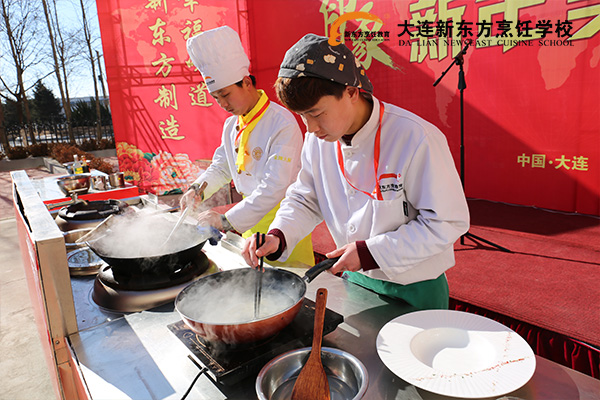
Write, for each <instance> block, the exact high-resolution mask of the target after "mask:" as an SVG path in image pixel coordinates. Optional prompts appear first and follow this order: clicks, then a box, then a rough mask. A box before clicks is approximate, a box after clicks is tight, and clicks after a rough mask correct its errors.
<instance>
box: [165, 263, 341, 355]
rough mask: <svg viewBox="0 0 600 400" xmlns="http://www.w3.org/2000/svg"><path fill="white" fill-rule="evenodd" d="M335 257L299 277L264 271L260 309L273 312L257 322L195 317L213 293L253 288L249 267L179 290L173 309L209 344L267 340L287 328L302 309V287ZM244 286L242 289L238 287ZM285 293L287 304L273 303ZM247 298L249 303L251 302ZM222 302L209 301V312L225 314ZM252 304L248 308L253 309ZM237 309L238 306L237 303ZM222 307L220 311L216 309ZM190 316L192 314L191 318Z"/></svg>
mask: <svg viewBox="0 0 600 400" xmlns="http://www.w3.org/2000/svg"><path fill="white" fill-rule="evenodd" d="M337 260H338V259H337V258H332V259H327V260H325V261H322V262H320V263H319V264H317V265H315V266H314V267H312V268H311V269H309V270H308V271H306V273H305V275H304V276H303V277H300V276H298V275H296V274H295V273H293V272H289V271H286V270H283V269H278V268H266V269H265V272H264V275H263V283H262V285H263V286H262V297H261V308H262V307H269V308H270V309H272V310H273V309H276V310H277V311H275V312H273V313H270V314H268V315H265V316H262V315H259V318H258V319H254V318H253V313H251V315H252V316H251V317H250V318H248V319H246V320H244V321H241V320H240V321H235V322H234V321H230V320H227V318H223V319H221V320H220V321H219V322H214V321H207V320H204V321H202V320H200V319H198V318H195V314H196V313H195V311H197V310H198V308H200V307H206V306H207V302H206V301H205V300H206V299H209V298H210V297H212V296H214V294H215V293H218V292H221V293H228V294H229V295H230V296H234V295H235V293H236V292H239V291H240V290H248V288H251V289H250V290H251V291H252V290H253V288H254V284H253V282H254V279H255V278H256V274H257V271H256V270H254V269H252V268H241V269H234V270H229V271H222V272H217V273H214V274H211V275H209V276H206V277H203V278H200V279H199V280H197V281H195V282H193V283H191V284H190V285H188V286H187V287H186V288H185V289H183V290H182V291H181V292H180V293H179V295H178V296H177V298H176V299H175V309H176V310H177V312H178V313H179V315H180V316H181V318H182V320H183V321H184V323H185V324H186V325H187V326H188V327H189V328H190V329H191V330H192V331H194V332H195V333H197V334H198V335H199V336H201V337H202V338H204V339H205V340H207V341H209V342H213V343H225V344H238V343H249V342H256V341H259V340H261V339H265V338H268V337H270V336H272V335H274V334H276V333H278V332H279V331H280V330H282V329H283V328H285V327H286V326H288V325H289V324H290V323H291V322H292V321H293V320H294V318H295V317H296V315H297V314H298V312H299V311H300V308H301V307H302V300H303V299H304V294H305V293H306V285H307V283H310V282H311V281H312V280H313V279H314V278H316V277H317V275H319V274H320V273H321V272H323V271H325V270H327V269H329V268H331V267H332V266H333V264H335V262H336V261H337ZM242 286H243V287H245V289H244V288H242ZM281 293H285V294H286V295H287V296H290V297H291V298H292V303H293V304H292V305H291V306H289V303H285V304H283V305H281V304H282V303H275V299H278V298H280V297H279V296H280V294H281ZM250 299H253V297H252V296H250V297H249V300H248V301H249V302H250V303H252V301H251V300H250ZM226 300H227V299H223V301H211V302H210V304H211V305H212V304H213V303H214V306H213V307H214V308H213V309H212V310H211V312H215V313H221V315H223V316H225V315H227V311H226V307H227V305H226V303H227V302H226ZM252 305H253V304H250V306H251V307H250V309H252V310H253V307H252ZM240 306H242V305H241V304H240ZM221 307H222V309H220V308H221ZM192 314H194V315H192Z"/></svg>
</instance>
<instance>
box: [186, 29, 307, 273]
mask: <svg viewBox="0 0 600 400" xmlns="http://www.w3.org/2000/svg"><path fill="white" fill-rule="evenodd" d="M187 50H188V53H189V55H190V58H191V60H192V62H193V63H194V65H195V66H196V67H197V68H198V70H200V73H201V74H202V77H203V78H204V82H206V86H207V87H208V90H209V92H210V94H211V95H212V96H213V97H214V98H215V100H216V101H217V103H218V104H219V106H221V107H222V108H223V109H225V110H226V111H228V112H230V113H231V114H233V116H231V117H229V118H227V120H226V121H225V124H224V125H223V132H222V139H221V145H220V146H219V147H218V148H217V149H216V151H215V153H214V156H213V159H212V162H211V164H210V166H209V167H208V169H207V170H206V171H205V172H204V173H202V174H201V175H200V176H199V177H198V179H196V181H195V182H194V183H193V184H192V185H191V187H190V189H189V190H188V191H187V192H186V193H185V194H184V196H183V197H182V200H181V204H182V206H183V207H185V206H187V205H190V204H192V202H197V201H202V200H204V199H207V198H209V197H210V196H212V195H213V194H214V193H215V192H216V191H217V190H219V189H220V188H221V187H222V186H224V185H226V184H228V183H229V182H230V181H231V180H232V179H233V182H234V184H235V187H236V189H237V190H238V192H239V193H240V194H241V195H242V196H243V197H244V198H243V200H242V201H240V202H239V203H238V204H236V205H235V206H234V207H232V208H231V209H230V210H228V211H227V212H226V213H225V214H224V215H221V214H219V213H217V212H215V211H212V210H209V211H205V212H203V213H200V215H199V216H198V220H199V221H200V222H205V223H208V224H210V225H212V226H214V227H216V228H217V229H220V230H224V231H228V230H236V231H238V232H245V233H244V236H245V237H247V236H250V235H251V234H252V233H253V232H266V231H267V229H268V227H269V224H270V223H271V221H272V220H273V217H274V216H275V212H276V211H277V208H278V207H279V202H280V201H281V199H283V197H284V195H285V191H286V189H287V187H288V186H289V185H290V184H291V183H292V182H293V181H294V180H295V178H296V175H297V174H298V170H299V169H300V151H301V148H302V132H301V131H300V128H299V127H298V124H297V122H296V119H295V118H294V116H293V115H292V113H291V112H289V111H288V110H286V109H285V108H284V107H281V106H280V105H278V104H276V103H274V102H272V101H270V100H269V98H268V97H267V95H266V94H265V92H264V91H263V90H259V89H257V88H256V86H255V80H254V77H253V76H251V75H250V74H249V71H248V68H249V66H250V62H249V60H248V57H247V55H246V53H245V52H244V48H243V47H242V43H241V41H240V39H239V36H238V34H237V33H236V32H235V31H234V30H233V29H231V28H230V27H228V26H222V27H219V28H216V29H212V30H209V31H206V32H202V33H200V34H198V35H196V36H194V37H192V38H190V39H188V41H187ZM294 246H295V250H294V254H293V255H292V256H291V257H290V259H289V260H288V263H291V262H294V261H299V262H302V263H304V264H308V265H313V264H314V254H313V251H312V240H311V237H310V235H309V234H308V233H307V235H304V237H303V238H302V240H299V241H298V244H297V245H296V244H295V245H294Z"/></svg>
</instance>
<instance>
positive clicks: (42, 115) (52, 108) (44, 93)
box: [32, 81, 62, 123]
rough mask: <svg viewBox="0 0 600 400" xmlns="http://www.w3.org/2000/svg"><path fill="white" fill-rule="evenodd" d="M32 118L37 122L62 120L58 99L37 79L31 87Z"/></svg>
mask: <svg viewBox="0 0 600 400" xmlns="http://www.w3.org/2000/svg"><path fill="white" fill-rule="evenodd" d="M32 105H33V107H32V108H33V113H32V114H33V118H34V120H36V121H37V122H42V123H44V122H58V121H60V120H62V115H61V110H62V107H61V105H60V101H59V100H58V99H57V98H56V96H54V93H52V91H51V90H49V89H48V88H47V87H46V86H44V84H43V83H42V82H41V81H39V82H38V83H37V84H36V85H35V88H34V89H33V101H32Z"/></svg>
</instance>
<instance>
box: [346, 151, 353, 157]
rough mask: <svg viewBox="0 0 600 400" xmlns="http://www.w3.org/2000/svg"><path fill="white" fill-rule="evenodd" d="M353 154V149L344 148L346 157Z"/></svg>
mask: <svg viewBox="0 0 600 400" xmlns="http://www.w3.org/2000/svg"><path fill="white" fill-rule="evenodd" d="M352 154H353V153H352V150H344V155H345V156H346V157H350V156H351V155H352Z"/></svg>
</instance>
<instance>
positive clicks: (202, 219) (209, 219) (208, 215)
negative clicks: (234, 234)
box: [198, 210, 225, 231]
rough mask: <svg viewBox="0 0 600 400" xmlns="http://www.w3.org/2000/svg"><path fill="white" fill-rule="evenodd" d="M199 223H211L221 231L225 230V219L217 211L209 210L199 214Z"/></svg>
mask: <svg viewBox="0 0 600 400" xmlns="http://www.w3.org/2000/svg"><path fill="white" fill-rule="evenodd" d="M198 225H200V226H202V225H210V226H213V227H215V228H217V229H218V230H220V231H223V230H225V229H223V220H222V218H221V214H219V213H218V212H216V211H212V210H207V211H203V212H201V213H200V214H198Z"/></svg>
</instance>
